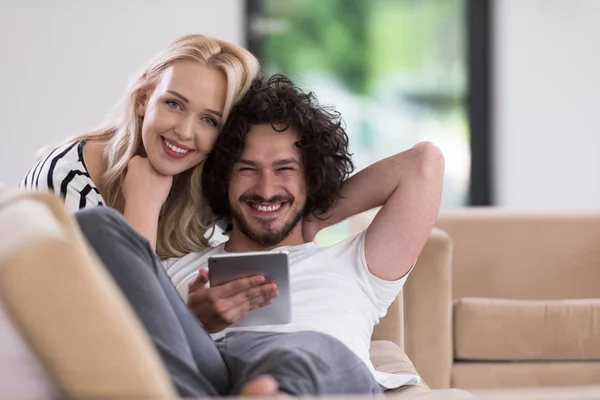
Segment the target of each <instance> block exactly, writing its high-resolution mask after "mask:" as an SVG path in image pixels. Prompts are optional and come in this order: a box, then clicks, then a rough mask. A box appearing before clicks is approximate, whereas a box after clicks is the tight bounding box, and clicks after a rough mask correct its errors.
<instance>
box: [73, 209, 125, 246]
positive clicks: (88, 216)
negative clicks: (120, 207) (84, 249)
mask: <svg viewBox="0 0 600 400" xmlns="http://www.w3.org/2000/svg"><path fill="white" fill-rule="evenodd" d="M75 219H76V220H77V223H78V224H79V228H80V229H81V232H82V233H83V235H84V236H85V237H86V238H87V239H88V240H89V241H91V242H93V241H94V240H95V239H101V238H102V239H106V238H108V237H113V236H115V235H120V234H121V233H122V232H123V227H127V226H128V223H127V221H126V220H125V218H124V217H123V216H122V215H121V214H120V213H119V212H118V211H116V210H115V209H113V208H110V207H94V208H88V209H85V210H81V211H78V212H76V213H75Z"/></svg>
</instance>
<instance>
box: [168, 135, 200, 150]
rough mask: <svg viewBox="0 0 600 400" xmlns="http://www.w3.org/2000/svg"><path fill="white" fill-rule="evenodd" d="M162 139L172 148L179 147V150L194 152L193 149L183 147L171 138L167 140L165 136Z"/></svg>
mask: <svg viewBox="0 0 600 400" xmlns="http://www.w3.org/2000/svg"><path fill="white" fill-rule="evenodd" d="M163 139H165V140H166V141H167V142H169V143H171V144H172V145H173V146H177V147H179V148H180V149H183V150H189V151H194V149H192V148H191V147H187V146H184V145H182V144H181V143H179V142H177V141H175V140H173V139H171V138H168V137H166V136H163Z"/></svg>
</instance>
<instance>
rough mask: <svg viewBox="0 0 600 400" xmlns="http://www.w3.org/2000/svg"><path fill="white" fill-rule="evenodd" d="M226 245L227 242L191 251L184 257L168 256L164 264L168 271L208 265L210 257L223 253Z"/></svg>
mask: <svg viewBox="0 0 600 400" xmlns="http://www.w3.org/2000/svg"><path fill="white" fill-rule="evenodd" d="M224 246H225V243H221V244H220V245H218V246H214V247H210V248H208V249H206V250H204V251H199V252H193V253H189V254H186V255H185V256H183V257H171V258H167V259H166V260H164V261H163V265H164V266H165V268H166V269H167V271H169V270H171V269H175V270H180V269H182V268H185V267H187V266H190V265H193V266H198V267H201V266H207V265H204V264H208V258H209V257H210V256H213V255H216V254H221V253H223V247H224Z"/></svg>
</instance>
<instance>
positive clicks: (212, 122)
mask: <svg viewBox="0 0 600 400" xmlns="http://www.w3.org/2000/svg"><path fill="white" fill-rule="evenodd" d="M202 121H204V122H205V123H207V124H208V125H210V126H217V121H216V120H215V119H214V118H211V117H202Z"/></svg>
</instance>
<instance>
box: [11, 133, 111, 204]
mask: <svg viewBox="0 0 600 400" xmlns="http://www.w3.org/2000/svg"><path fill="white" fill-rule="evenodd" d="M82 148H83V145H82V143H81V142H72V143H66V144H63V145H61V146H59V147H57V148H55V149H54V150H52V151H50V152H48V153H46V154H45V155H44V156H42V157H41V158H40V160H39V161H38V162H37V163H36V164H35V165H34V166H33V167H32V168H31V170H30V171H29V172H28V173H27V175H25V177H24V178H23V180H22V181H21V184H20V188H21V189H26V190H41V191H49V192H54V193H56V194H58V195H60V196H61V197H62V199H63V200H64V202H65V207H66V208H67V210H69V211H70V212H76V211H78V210H81V209H84V208H90V207H96V206H99V205H104V201H103V199H102V196H101V195H100V192H99V191H98V189H97V187H96V185H95V184H94V181H93V180H92V178H91V177H90V175H89V174H88V171H87V170H86V168H85V164H84V163H83V161H82V160H83V149H82Z"/></svg>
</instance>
